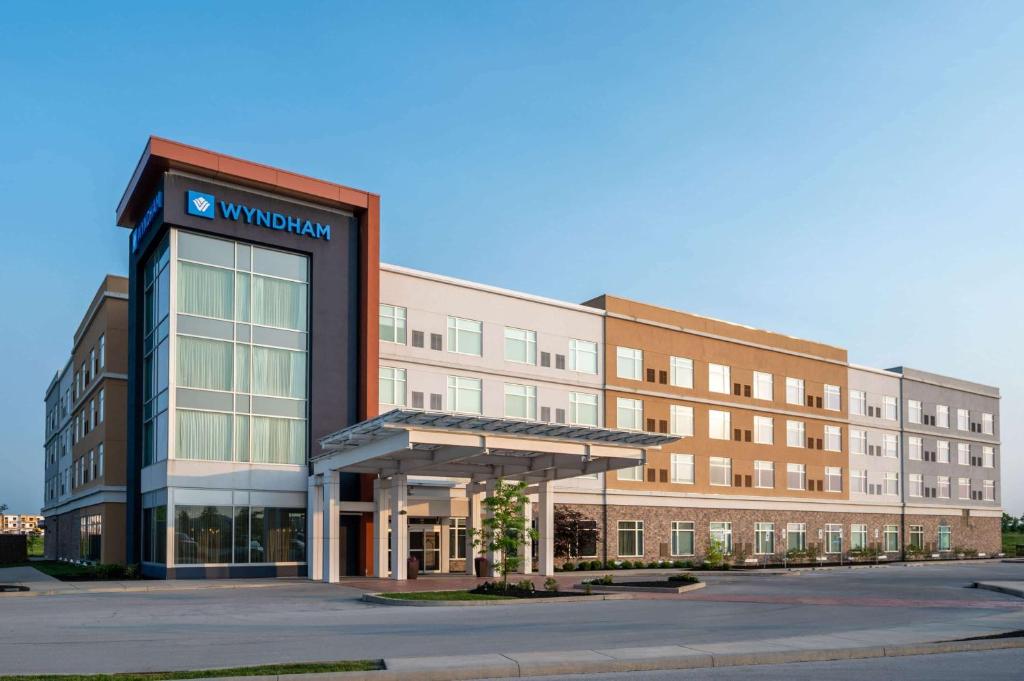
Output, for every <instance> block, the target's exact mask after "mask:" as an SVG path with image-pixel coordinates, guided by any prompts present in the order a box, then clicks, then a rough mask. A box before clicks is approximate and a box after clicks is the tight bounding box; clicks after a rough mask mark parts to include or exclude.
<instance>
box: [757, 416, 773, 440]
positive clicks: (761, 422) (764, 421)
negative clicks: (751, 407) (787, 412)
mask: <svg viewBox="0 0 1024 681" xmlns="http://www.w3.org/2000/svg"><path fill="white" fill-rule="evenodd" d="M754 442H756V443H757V444H759V445H770V444H775V419H773V418H772V417H770V416H755V417H754Z"/></svg>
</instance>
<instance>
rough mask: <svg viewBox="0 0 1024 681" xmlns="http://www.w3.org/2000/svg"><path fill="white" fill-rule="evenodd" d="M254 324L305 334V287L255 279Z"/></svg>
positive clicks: (265, 279)
mask: <svg viewBox="0 0 1024 681" xmlns="http://www.w3.org/2000/svg"><path fill="white" fill-rule="evenodd" d="M252 321H253V323H254V324H263V325H266V326H277V327H280V328H285V329H295V330H297V331H305V330H306V286H305V284H298V283H295V282H293V281H284V280H281V279H268V278H266V277H261V276H258V275H253V277H252Z"/></svg>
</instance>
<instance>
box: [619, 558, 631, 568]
mask: <svg viewBox="0 0 1024 681" xmlns="http://www.w3.org/2000/svg"><path fill="white" fill-rule="evenodd" d="M619 567H621V568H622V569H623V570H632V569H633V563H631V562H630V561H628V560H624V561H622V564H621V565H620V566H619Z"/></svg>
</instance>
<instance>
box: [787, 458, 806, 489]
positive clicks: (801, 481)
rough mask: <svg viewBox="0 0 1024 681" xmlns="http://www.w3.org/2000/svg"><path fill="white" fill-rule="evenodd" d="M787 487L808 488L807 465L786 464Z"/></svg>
mask: <svg viewBox="0 0 1024 681" xmlns="http://www.w3.org/2000/svg"><path fill="white" fill-rule="evenodd" d="M786 488H787V489H800V490H803V489H807V467H806V466H805V465H804V464H802V463H787V464H786Z"/></svg>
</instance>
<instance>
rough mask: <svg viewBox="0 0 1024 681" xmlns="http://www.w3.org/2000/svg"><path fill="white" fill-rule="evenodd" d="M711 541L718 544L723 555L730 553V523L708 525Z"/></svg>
mask: <svg viewBox="0 0 1024 681" xmlns="http://www.w3.org/2000/svg"><path fill="white" fill-rule="evenodd" d="M709 527H710V530H711V541H712V542H718V545H719V546H721V547H722V551H723V552H724V553H732V523H709Z"/></svg>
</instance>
